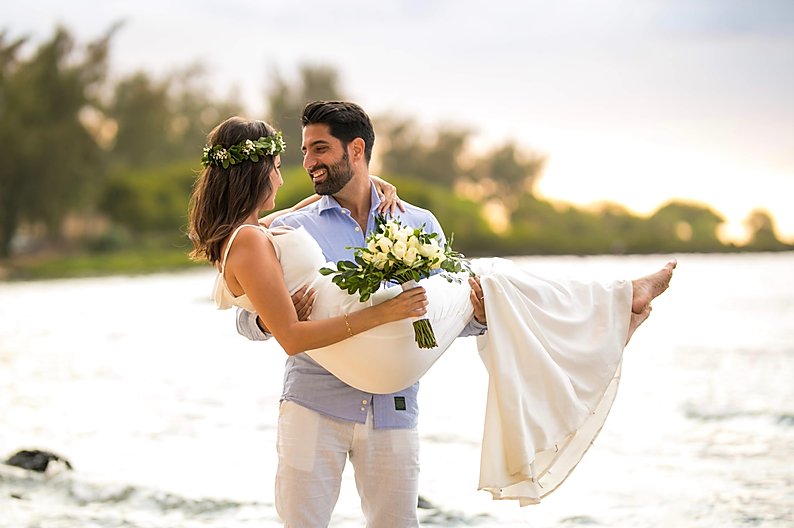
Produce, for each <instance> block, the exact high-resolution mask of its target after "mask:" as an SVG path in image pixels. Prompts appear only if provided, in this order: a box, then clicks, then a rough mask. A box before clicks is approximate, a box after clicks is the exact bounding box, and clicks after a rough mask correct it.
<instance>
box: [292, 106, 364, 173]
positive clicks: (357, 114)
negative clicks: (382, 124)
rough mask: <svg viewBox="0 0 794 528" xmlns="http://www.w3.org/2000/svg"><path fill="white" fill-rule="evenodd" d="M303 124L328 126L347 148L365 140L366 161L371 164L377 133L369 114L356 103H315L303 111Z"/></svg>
mask: <svg viewBox="0 0 794 528" xmlns="http://www.w3.org/2000/svg"><path fill="white" fill-rule="evenodd" d="M301 123H302V124H303V126H308V125H328V129H329V131H330V132H331V135H332V136H334V137H335V138H336V139H338V140H339V141H341V142H342V146H343V147H345V148H347V145H348V144H349V143H350V142H351V141H353V140H354V139H356V138H358V137H360V138H361V139H363V140H364V159H366V161H367V164H369V160H370V158H371V157H372V147H373V145H374V144H375V131H374V129H373V127H372V121H370V119H369V116H368V115H367V113H366V112H364V109H363V108H361V107H360V106H358V105H357V104H356V103H349V102H346V101H314V102H313V103H309V104H307V105H306V107H305V108H304V109H303V116H302V117H301Z"/></svg>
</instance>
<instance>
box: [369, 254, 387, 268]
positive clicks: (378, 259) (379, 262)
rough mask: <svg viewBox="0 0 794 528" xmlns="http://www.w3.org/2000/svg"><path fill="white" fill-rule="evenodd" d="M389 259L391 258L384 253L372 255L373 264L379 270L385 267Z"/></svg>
mask: <svg viewBox="0 0 794 528" xmlns="http://www.w3.org/2000/svg"><path fill="white" fill-rule="evenodd" d="M388 260H389V259H388V257H387V256H386V255H384V254H383V253H377V254H375V255H373V256H372V264H373V265H374V266H375V267H376V268H378V269H379V270H382V269H383V267H384V266H385V265H386V262H387V261H388Z"/></svg>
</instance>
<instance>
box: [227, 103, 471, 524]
mask: <svg viewBox="0 0 794 528" xmlns="http://www.w3.org/2000/svg"><path fill="white" fill-rule="evenodd" d="M302 124H303V144H302V150H303V153H304V161H303V166H304V168H305V169H306V171H307V172H308V174H309V177H310V178H311V179H312V182H313V183H314V189H315V192H316V193H317V194H320V195H322V198H321V199H320V200H319V201H317V202H315V203H314V204H312V205H310V206H308V207H306V208H304V209H300V210H298V211H296V212H294V213H290V214H287V215H285V216H282V217H280V218H278V219H276V221H274V222H273V226H277V225H289V226H293V227H298V226H303V227H304V228H305V229H306V230H307V231H308V232H309V234H311V235H312V236H313V237H314V239H315V240H316V241H317V242H318V243H319V245H320V247H321V248H322V250H323V253H324V254H325V257H326V258H327V259H328V260H329V261H333V262H336V261H339V260H342V259H345V260H352V250H350V249H348V248H349V247H360V246H363V245H364V238H365V237H366V235H367V233H369V232H370V231H372V230H373V229H374V227H375V226H374V218H375V214H376V213H375V212H376V209H377V206H378V205H379V203H380V199H379V197H378V195H377V193H376V192H375V190H374V188H373V187H372V184H371V182H370V178H369V161H370V158H371V155H372V147H373V144H374V141H375V134H374V131H373V127H372V122H371V121H370V119H369V117H368V116H367V114H366V113H365V112H364V111H363V110H362V109H361V107H359V106H358V105H356V104H353V103H348V102H338V101H333V102H323V101H317V102H314V103H310V104H308V105H307V106H306V108H305V109H304V111H303V116H302ZM400 218H401V220H402V222H403V223H404V224H407V225H411V226H414V227H419V226H421V225H423V224H424V225H425V229H427V230H428V231H434V232H437V233H439V235H441V236H442V238H443V231H442V230H441V226H440V225H439V223H438V220H436V218H435V216H433V214H432V213H430V212H429V211H426V210H424V209H420V208H418V207H415V206H412V205H410V204H405V211H404V212H403V213H402V214H401V215H400ZM471 287H472V293H471V298H472V305H473V307H474V314H475V319H476V320H475V321H472V323H470V324H469V326H468V327H467V328H466V329H465V330H464V332H463V334H462V335H479V334H482V333H483V332H484V331H485V328H486V327H485V326H484V323H485V307H484V305H483V302H482V289H481V288H480V286H479V283H477V282H476V281H474V280H472V281H471ZM294 300H295V302H296V309H298V310H299V312H300V306H303V307H305V306H306V305H307V304H308V303H310V302H311V299H310V298H309V295H307V296H305V297H302V296H301V295H300V294H299V295H298V296H297V297H296V298H294ZM260 324H261V323H260V322H258V321H257V317H256V314H249V313H247V312H244V311H240V313H239V314H238V330H239V331H240V333H242V334H243V335H245V336H246V337H248V338H249V339H265V338H266V337H267V336H266V334H265V333H264V332H263V331H262V327H261V325H260ZM418 389H419V384H418V383H417V384H415V385H413V386H411V387H408V388H406V389H405V390H402V391H400V392H399V393H395V394H387V395H378V394H375V395H373V394H368V393H365V392H362V391H359V390H357V389H354V388H352V387H350V386H348V385H346V384H345V383H343V382H341V381H340V380H338V379H337V378H335V377H334V376H333V375H332V374H331V373H329V372H328V371H326V370H325V369H323V368H322V367H320V366H319V365H318V364H317V363H315V362H314V361H313V360H312V359H311V358H309V357H308V356H307V355H305V354H297V355H295V356H290V357H289V358H288V359H287V362H286V369H285V376H284V391H283V394H282V403H281V407H280V411H279V422H278V455H279V464H278V470H277V475H276V509H277V511H278V513H279V515H280V516H281V518H282V519H283V520H284V522H285V526H289V527H291V528H302V527H312V528H316V527H322V526H328V524H329V522H330V519H331V514H332V512H333V509H334V505H335V504H336V501H337V498H338V496H339V489H340V485H341V479H342V471H343V469H344V465H345V463H346V460H347V458H348V457H349V458H350V461H351V463H352V464H353V468H354V470H355V479H356V487H357V488H358V493H359V496H360V497H361V506H362V510H363V512H364V516H365V517H366V520H367V526H368V527H370V528H400V527H414V526H418V520H417V516H416V506H417V499H418V477H419V441H418V433H417V429H416V426H417V419H418V404H417V391H418Z"/></svg>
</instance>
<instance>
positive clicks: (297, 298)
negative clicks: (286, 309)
mask: <svg viewBox="0 0 794 528" xmlns="http://www.w3.org/2000/svg"><path fill="white" fill-rule="evenodd" d="M308 288H309V287H308V286H306V285H303V286H301V287H300V289H298V291H296V292H295V293H293V294H292V304H294V305H295V313H297V314H298V321H306V320H307V319H308V318H309V316H310V315H311V313H312V307H313V306H314V298H315V297H316V296H317V292H316V291H315V290H310V289H308Z"/></svg>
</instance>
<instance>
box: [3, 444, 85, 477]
mask: <svg viewBox="0 0 794 528" xmlns="http://www.w3.org/2000/svg"><path fill="white" fill-rule="evenodd" d="M50 462H58V463H61V464H63V465H64V466H66V469H72V464H71V463H70V462H69V461H68V460H66V459H65V458H63V457H62V456H59V455H56V454H55V453H51V452H49V451H41V450H39V449H34V450H23V451H18V452H17V453H15V454H14V455H12V456H11V457H10V458H9V459H8V460H6V461H5V463H6V464H8V465H9V466H16V467H20V468H23V469H29V470H31V471H38V472H41V473H44V472H45V471H47V466H49V465H50Z"/></svg>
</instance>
